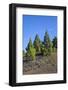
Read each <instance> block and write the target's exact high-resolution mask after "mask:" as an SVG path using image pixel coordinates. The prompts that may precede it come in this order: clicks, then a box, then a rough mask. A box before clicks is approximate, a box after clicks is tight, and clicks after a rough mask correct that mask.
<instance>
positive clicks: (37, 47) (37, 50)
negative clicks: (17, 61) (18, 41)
mask: <svg viewBox="0 0 68 90" xmlns="http://www.w3.org/2000/svg"><path fill="white" fill-rule="evenodd" d="M55 51H57V37H54V38H53V40H52V41H51V40H50V37H49V34H48V32H45V35H44V40H43V41H41V40H40V38H39V35H38V34H36V36H35V40H34V42H33V43H32V40H31V38H30V39H29V43H28V45H27V47H26V52H25V51H23V57H24V56H26V57H30V58H31V60H35V58H36V56H37V55H42V56H43V55H44V56H48V55H50V54H51V53H52V52H55Z"/></svg>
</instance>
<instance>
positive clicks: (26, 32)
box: [22, 15, 57, 50]
mask: <svg viewBox="0 0 68 90" xmlns="http://www.w3.org/2000/svg"><path fill="white" fill-rule="evenodd" d="M22 18H23V19H22V22H23V25H22V28H23V29H22V32H23V36H22V38H23V40H22V44H23V48H24V50H25V48H26V47H27V44H28V42H29V39H30V38H31V39H32V42H33V41H34V39H35V35H36V34H38V35H39V37H40V39H41V40H42V41H43V40H44V34H45V32H46V31H47V32H48V34H49V36H50V39H51V40H52V39H53V38H54V37H55V36H57V16H34V15H24V16H22Z"/></svg>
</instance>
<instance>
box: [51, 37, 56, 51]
mask: <svg viewBox="0 0 68 90" xmlns="http://www.w3.org/2000/svg"><path fill="white" fill-rule="evenodd" d="M52 44H53V51H56V50H57V37H54V39H53V40H52Z"/></svg>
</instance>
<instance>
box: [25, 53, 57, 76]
mask: <svg viewBox="0 0 68 90" xmlns="http://www.w3.org/2000/svg"><path fill="white" fill-rule="evenodd" d="M49 73H50V74H51V73H57V54H56V53H52V54H51V55H49V56H41V55H40V56H36V60H23V74H24V75H31V74H49Z"/></svg>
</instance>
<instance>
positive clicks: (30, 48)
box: [26, 38, 36, 60]
mask: <svg viewBox="0 0 68 90" xmlns="http://www.w3.org/2000/svg"><path fill="white" fill-rule="evenodd" d="M26 50H27V56H28V57H30V58H31V59H32V60H35V54H36V50H35V48H34V46H33V44H32V40H31V38H30V40H29V43H28V45H27V48H26Z"/></svg>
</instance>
